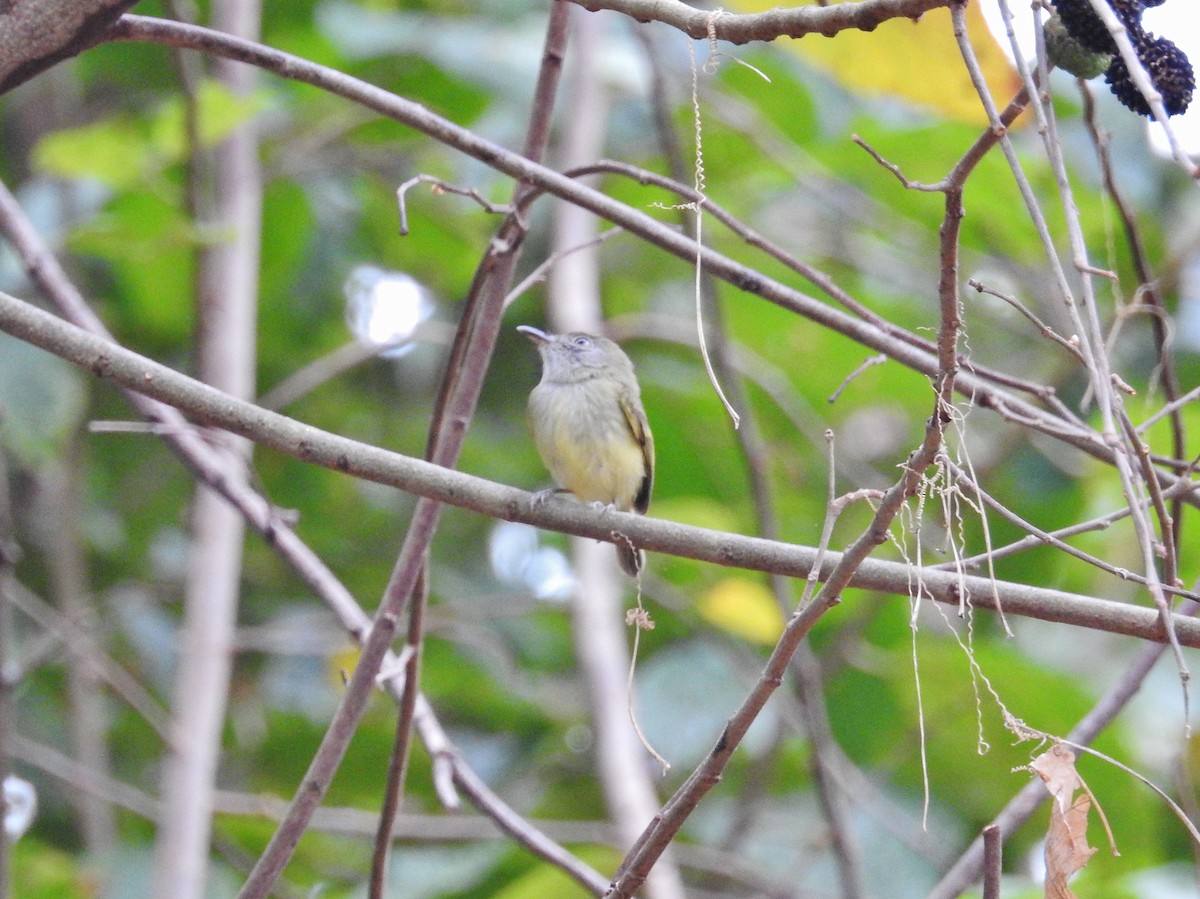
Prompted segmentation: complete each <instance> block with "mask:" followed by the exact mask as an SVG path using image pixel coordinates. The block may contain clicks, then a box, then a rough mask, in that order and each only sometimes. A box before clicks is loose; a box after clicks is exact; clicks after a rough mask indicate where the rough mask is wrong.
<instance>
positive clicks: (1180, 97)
mask: <svg viewBox="0 0 1200 899" xmlns="http://www.w3.org/2000/svg"><path fill="white" fill-rule="evenodd" d="M1106 2H1107V3H1108V5H1109V6H1110V7H1112V10H1113V12H1114V13H1115V14H1116V17H1117V19H1118V21H1120V23H1121V24H1122V25H1123V26H1124V27H1125V30H1126V32H1127V33H1128V34H1129V40H1130V42H1131V43H1132V44H1133V47H1134V50H1135V51H1136V52H1137V56H1138V59H1139V60H1140V61H1141V63H1142V66H1143V67H1144V68H1145V69H1146V74H1148V75H1149V76H1150V80H1151V81H1152V82H1153V83H1154V87H1155V89H1156V90H1157V91H1158V92H1159V93H1160V94H1162V98H1163V106H1164V107H1165V108H1166V110H1167V114H1168V115H1180V114H1181V113H1183V112H1184V111H1186V110H1187V108H1188V105H1189V104H1190V103H1191V102H1192V93H1193V91H1195V89H1196V75H1195V72H1194V71H1193V70H1192V64H1191V62H1189V61H1188V58H1187V54H1185V53H1184V52H1183V51H1182V50H1180V49H1179V47H1177V46H1176V45H1175V44H1174V43H1173V42H1171V41H1169V40H1167V38H1165V37H1157V36H1155V35H1154V34H1152V33H1150V32H1149V31H1146V30H1145V29H1144V28H1143V27H1142V12H1143V11H1144V10H1145V9H1146V8H1147V7H1150V6H1158V5H1159V4H1161V3H1163V2H1164V0H1106ZM1055 9H1056V10H1057V11H1058V17H1059V18H1060V19H1061V20H1062V24H1063V25H1064V26H1065V27H1066V30H1067V32H1068V34H1069V35H1070V36H1071V37H1073V38H1074V39H1075V40H1076V41H1078V42H1079V43H1080V44H1081V45H1083V47H1085V48H1086V49H1087V50H1090V51H1092V52H1094V53H1111V54H1112V61H1111V62H1110V63H1109V66H1108V69H1107V70H1106V71H1105V73H1104V80H1105V81H1106V82H1108V86H1109V89H1110V90H1111V91H1112V92H1113V96H1115V97H1116V98H1117V99H1118V100H1120V101H1121V103H1122V104H1124V105H1125V106H1126V107H1127V108H1128V109H1131V110H1133V111H1134V112H1136V113H1138V114H1139V115H1144V116H1149V115H1151V114H1152V113H1151V112H1150V105H1149V104H1148V103H1147V102H1146V98H1145V97H1143V96H1142V92H1141V91H1140V90H1138V88H1137V86H1136V85H1135V84H1134V83H1133V79H1132V77H1131V76H1130V74H1129V67H1128V66H1126V65H1125V60H1123V59H1122V58H1121V54H1120V53H1118V52H1117V45H1116V42H1115V41H1114V40H1113V36H1112V34H1111V33H1110V32H1109V30H1108V28H1107V26H1105V24H1104V22H1103V20H1102V19H1101V18H1100V17H1099V16H1098V15H1097V14H1096V11H1095V9H1094V8H1093V7H1092V4H1091V0H1056V2H1055Z"/></svg>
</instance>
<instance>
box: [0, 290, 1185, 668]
mask: <svg viewBox="0 0 1200 899" xmlns="http://www.w3.org/2000/svg"><path fill="white" fill-rule="evenodd" d="M0 331H6V332H8V333H9V334H12V335H13V336H15V337H19V338H20V339H22V340H25V341H27V342H29V343H32V344H34V345H35V346H39V347H41V348H42V349H45V350H48V351H49V352H52V353H54V354H56V355H58V356H61V357H62V358H64V359H67V360H68V361H70V362H73V363H75V364H76V365H79V366H81V367H82V368H84V369H86V370H87V371H90V372H91V373H92V374H93V375H95V376H97V377H100V378H103V379H105V380H108V381H111V382H113V383H115V384H119V385H121V386H122V387H125V388H127V389H130V390H134V391H138V392H141V393H143V394H145V395H147V396H151V397H154V398H155V399H158V400H161V401H162V402H166V403H171V404H173V405H174V406H176V407H177V408H179V409H181V410H183V411H184V412H186V413H187V414H188V415H190V416H191V417H192V418H193V419H194V420H196V421H197V422H201V423H203V424H207V425H210V426H214V427H220V428H224V429H225V430H228V431H231V432H232V433H235V434H239V435H241V436H243V437H247V438H249V439H250V440H253V441H254V442H255V443H258V444H261V445H262V446H267V447H270V448H272V449H275V450H278V451H279V452H282V453H286V454H287V455H290V456H293V457H295V458H297V459H300V460H302V461H305V462H310V463H313V464H315V465H320V466H323V467H325V468H330V469H333V470H335V471H339V472H342V473H344V474H349V475H352V476H354V477H360V478H363V479H364V480H369V481H375V482H376V483H380V484H387V485H390V486H392V487H396V488H398V489H400V490H404V491H406V492H410V493H414V494H417V495H420V496H426V497H429V498H431V499H436V500H439V501H441V502H444V503H448V504H450V505H454V506H459V507H462V508H465V509H473V510H474V511H476V512H480V513H482V514H484V515H490V516H492V517H495V518H503V519H506V520H508V521H521V522H525V523H527V524H532V525H536V526H538V527H542V528H546V529H548V530H553V531H560V532H562V533H565V534H577V535H580V536H584V537H592V538H594V539H597V540H604V541H607V542H612V541H613V540H614V539H615V538H614V536H613V533H614V531H617V532H620V533H623V534H625V535H626V536H628V537H629V538H631V539H632V540H634V541H636V542H637V543H638V544H640V545H642V546H644V547H645V548H646V549H649V550H653V551H657V552H664V553H669V554H672V555H678V556H683V557H686V558H690V559H700V560H703V561H708V562H714V563H716V564H718V565H729V566H735V567H738V568H748V569H753V570H756V571H765V572H768V573H776V574H784V575H787V576H789V577H807V576H808V573H809V572H810V571H811V570H812V569H813V568H814V567H815V565H816V563H817V552H816V550H815V549H812V548H810V547H805V546H799V545H796V544H790V543H782V542H776V541H772V540H763V539H759V538H755V537H744V536H742V535H740V534H731V533H725V532H721V531H712V530H709V529H707V528H698V527H692V526H689V525H683V524H677V523H675V522H671V521H663V520H661V519H655V518H648V517H646V516H642V515H634V514H632V513H625V512H610V511H607V510H603V511H597V510H595V509H592V508H591V507H590V506H587V505H584V504H582V503H574V502H571V501H569V500H550V501H547V502H545V503H542V504H540V505H538V506H537V508H533V506H532V504H531V502H530V500H531V498H532V497H531V494H529V493H527V492H526V491H524V490H518V489H516V488H514V487H507V486H504V485H502V484H496V483H494V482H492V481H487V480H484V479H483V478H478V477H474V476H472V475H469V474H465V473H463V472H460V471H454V470H452V469H447V468H442V467H440V466H437V465H433V464H431V463H429V462H424V461H422V460H420V459H413V458H411V457H408V456H403V455H400V454H399V453H392V452H388V451H387V450H383V449H380V448H379V447H374V446H369V445H367V444H364V443H359V442H358V441H355V440H350V439H348V438H346V437H340V436H338V435H336V434H330V433H328V432H326V431H322V430H320V429H319V428H314V427H312V426H310V425H306V424H303V423H301V422H298V421H296V420H294V419H291V418H287V417H286V416H283V415H279V414H277V413H274V412H269V411H267V410H266V409H262V408H259V407H258V406H255V405H253V404H252V403H247V402H244V401H241V400H238V399H235V398H234V397H231V396H229V395H228V394H225V393H222V392H221V391H219V390H215V389H214V388H212V387H209V386H208V385H206V384H202V383H200V382H198V381H196V380H194V379H192V378H189V377H187V376H186V375H182V374H180V373H179V372H176V371H173V370H172V369H169V368H167V367H166V366H164V365H160V364H159V363H156V362H153V361H151V360H149V359H146V358H145V357H142V356H139V355H138V354H136V353H134V352H132V351H130V350H127V349H125V348H123V347H121V346H118V345H117V344H115V343H112V342H111V341H109V340H105V339H103V338H99V337H96V336H94V335H92V334H89V333H87V332H85V331H83V330H81V329H79V328H77V327H75V326H74V325H71V324H69V323H67V322H64V321H62V320H61V319H59V318H56V317H55V316H53V315H50V314H49V313H47V312H43V311H42V310H40V309H37V308H36V307H34V306H31V305H30V304H28V303H25V302H23V301H22V300H18V299H16V298H15V297H11V296H9V295H7V294H4V293H0ZM1187 489H1189V490H1190V491H1191V493H1193V494H1195V493H1196V492H1197V490H1198V489H1200V487H1198V486H1197V485H1187ZM841 557H842V554H841V553H836V552H829V553H826V554H825V561H824V563H823V564H822V565H821V570H820V574H819V577H820V578H821V579H825V578H826V577H827V576H828V575H829V573H831V572H832V570H833V569H834V568H835V567H836V566H837V565H838V564H839V562H840V560H841ZM916 576H917V572H916V571H915V570H914V569H913V568H912V567H911V566H908V565H904V564H901V563H898V562H887V561H883V560H879V559H868V560H866V561H865V562H864V563H863V564H862V566H861V567H860V568H859V569H858V571H857V573H856V574H855V576H854V577H853V578H852V579H851V581H850V583H849V584H848V586H851V587H862V588H865V589H868V590H877V591H882V592H886V593H893V594H896V595H900V596H907V595H908V594H909V591H910V589H911V586H912V584H913V583H915V582H916V580H915V578H916ZM920 583H921V586H922V588H923V590H924V595H926V596H928V597H929V598H931V599H934V600H937V601H938V602H945V603H949V604H952V605H954V606H958V604H959V602H960V601H961V599H962V595H963V594H962V591H964V590H965V591H968V592H969V593H970V596H971V602H972V604H973V605H974V607H975V608H976V609H994V608H995V606H996V598H997V597H998V599H999V602H1000V604H1001V605H1002V606H1003V608H1004V611H1005V613H1006V614H1010V615H1024V616H1027V617H1032V618H1038V619H1041V620H1043V621H1057V622H1061V623H1065V624H1074V625H1079V626H1082V627H1090V628H1095V629H1096V630H1103V631H1109V632H1112V633H1119V634H1126V635H1128V636H1133V637H1140V638H1142V639H1146V640H1154V641H1156V642H1157V641H1162V640H1164V639H1165V635H1164V634H1163V632H1162V627H1161V621H1160V620H1159V617H1158V612H1157V611H1156V610H1154V609H1151V608H1147V607H1142V606H1132V605H1128V604H1126V603H1120V602H1112V601H1108V600H1103V599H1098V598H1094V597H1090V596H1083V595H1080V594H1076V593H1067V592H1064V591H1060V590H1047V589H1042V588H1038V587H1031V586H1028V585H1025V584H1018V583H1012V582H1007V581H998V582H993V581H991V580H988V579H987V578H982V577H969V576H960V575H958V574H957V573H955V572H952V571H940V570H936V569H933V568H923V569H921V570H920ZM1172 621H1173V623H1174V625H1175V627H1176V629H1177V631H1178V635H1179V640H1180V642H1181V643H1182V644H1183V645H1185V646H1192V647H1197V648H1200V621H1194V620H1192V619H1190V618H1182V617H1180V616H1178V615H1176V616H1174V617H1173V619H1172ZM360 636H361V635H360Z"/></svg>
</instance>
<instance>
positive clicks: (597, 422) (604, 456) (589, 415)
mask: <svg viewBox="0 0 1200 899" xmlns="http://www.w3.org/2000/svg"><path fill="white" fill-rule="evenodd" d="M593 386H594V385H593ZM535 393H536V392H535ZM594 399H595V397H588V399H587V400H585V399H583V398H582V397H581V396H579V395H578V394H577V393H576V391H573V390H571V389H569V388H568V389H563V388H561V387H560V388H558V389H557V390H555V392H554V393H553V394H550V395H549V396H542V397H537V396H536V395H535V396H534V397H531V404H533V403H539V402H540V404H541V405H540V413H541V414H539V415H535V416H531V418H532V420H533V421H535V422H539V421H540V426H535V430H534V441H535V442H536V444H537V448H538V452H539V454H540V455H541V456H542V459H543V461H545V463H546V467H547V468H548V469H549V470H550V474H551V475H552V476H553V477H554V480H555V481H556V482H557V483H558V485H559V486H560V487H562V488H564V489H566V490H569V491H570V492H571V493H572V494H574V496H575V498H576V499H578V500H579V501H580V502H585V503H591V502H601V503H604V504H605V505H609V504H611V505H615V506H616V507H617V508H618V509H623V510H626V511H628V510H629V509H631V508H632V507H633V500H634V497H636V496H637V493H638V491H639V490H640V489H641V486H642V481H643V479H644V478H645V476H646V459H645V456H644V455H643V452H642V447H641V446H640V445H639V444H638V442H637V441H636V440H634V438H633V434H632V433H631V432H630V430H629V425H628V423H627V422H626V420H625V416H624V413H623V412H622V411H621V407H620V404H619V403H618V401H617V399H616V397H615V396H614V397H612V398H606V399H607V401H606V402H604V403H603V404H602V405H601V404H598V403H596V402H594Z"/></svg>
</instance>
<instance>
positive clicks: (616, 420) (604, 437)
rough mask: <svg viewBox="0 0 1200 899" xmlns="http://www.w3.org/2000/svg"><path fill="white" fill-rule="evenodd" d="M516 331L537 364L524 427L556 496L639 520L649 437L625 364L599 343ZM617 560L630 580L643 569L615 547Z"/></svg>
mask: <svg viewBox="0 0 1200 899" xmlns="http://www.w3.org/2000/svg"><path fill="white" fill-rule="evenodd" d="M517 331H519V332H520V333H521V334H524V335H525V336H526V337H528V338H529V339H530V340H531V341H533V343H534V344H535V345H536V346H537V348H538V353H539V354H540V355H541V357H542V380H541V381H540V382H538V385H537V386H536V387H534V388H533V392H532V393H531V394H530V395H529V427H530V430H532V431H533V442H534V444H535V445H536V446H537V450H538V455H540V456H541V457H542V462H544V463H545V465H546V468H548V469H549V470H550V474H551V476H552V477H553V478H554V480H555V482H556V483H557V484H558V486H559V489H560V490H561V491H565V492H569V493H571V494H573V495H574V496H575V498H576V499H577V500H579V501H580V502H585V503H599V504H603V505H605V506H612V507H614V508H616V509H619V510H621V511H622V512H630V511H632V512H637V513H639V514H645V512H646V509H647V508H648V507H649V506H650V490H651V487H652V486H653V484H654V438H653V436H651V434H650V423H649V422H648V421H647V420H646V410H645V409H643V408H642V392H641V388H640V387H639V386H638V382H637V377H636V376H635V375H634V373H633V363H632V362H630V361H629V357H628V356H626V355H625V352H624V350H622V349H621V348H620V347H619V346H617V345H616V344H615V343H613V342H612V341H611V340H609V339H608V338H606V337H596V336H594V335H591V334H580V333H577V332H576V333H571V334H547V333H546V332H544V331H540V330H538V329H537V328H531V327H530V326H528V325H521V326H520V327H518V328H517ZM552 492H555V491H544V492H543V493H541V494H538V497H539V499H537V500H535V502H538V501H540V500H541V499H543V498H545V496H546V495H547V494H549V493H552ZM617 560H618V561H619V562H620V563H621V568H622V569H624V571H625V572H626V573H627V574H629V575H630V576H632V577H636V576H637V573H638V572H639V571H640V570H641V568H642V564H643V558H642V552H641V550H638V549H635V548H634V547H633V546H632V545H630V544H629V543H622V542H618V543H617Z"/></svg>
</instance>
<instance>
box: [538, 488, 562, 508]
mask: <svg viewBox="0 0 1200 899" xmlns="http://www.w3.org/2000/svg"><path fill="white" fill-rule="evenodd" d="M558 493H566V491H565V490H563V489H562V488H561V487H548V488H546V489H545V490H539V491H538V492H537V493H535V494H534V495H533V498H532V499H531V500H530V501H529V508H531V509H536V508H537V507H538V506H540V505H541V504H542V503H544V502H545V501H546V500H548V499H549V498H550V497H552V496H554V495H555V494H558Z"/></svg>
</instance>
